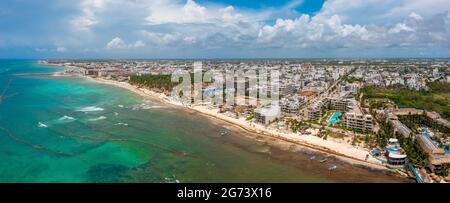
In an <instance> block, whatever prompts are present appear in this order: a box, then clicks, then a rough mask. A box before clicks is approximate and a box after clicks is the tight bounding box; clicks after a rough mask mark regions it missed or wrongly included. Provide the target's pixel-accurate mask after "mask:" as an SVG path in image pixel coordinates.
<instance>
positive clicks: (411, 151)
mask: <svg viewBox="0 0 450 203" xmlns="http://www.w3.org/2000/svg"><path fill="white" fill-rule="evenodd" d="M397 139H398V141H399V142H400V146H401V147H402V148H403V149H404V150H405V152H406V155H407V156H408V161H409V162H410V163H411V164H413V165H414V166H416V167H419V168H422V167H424V166H425V161H426V159H427V155H426V154H425V152H424V151H423V150H422V148H421V147H420V145H419V141H417V140H416V139H411V138H409V137H403V136H402V135H397Z"/></svg>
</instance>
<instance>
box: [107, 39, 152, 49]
mask: <svg viewBox="0 0 450 203" xmlns="http://www.w3.org/2000/svg"><path fill="white" fill-rule="evenodd" d="M145 46H146V45H145V43H144V42H143V41H142V40H138V41H136V42H135V43H133V44H126V43H125V42H124V41H123V40H122V39H120V38H119V37H115V38H114V39H112V40H111V41H110V42H109V43H108V44H106V49H108V50H125V49H137V48H143V47H145Z"/></svg>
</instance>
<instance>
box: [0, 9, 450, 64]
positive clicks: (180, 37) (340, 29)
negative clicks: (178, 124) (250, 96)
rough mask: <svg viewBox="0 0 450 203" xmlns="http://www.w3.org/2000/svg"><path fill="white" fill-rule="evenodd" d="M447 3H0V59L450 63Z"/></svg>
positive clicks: (449, 22)
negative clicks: (402, 60)
mask: <svg viewBox="0 0 450 203" xmlns="http://www.w3.org/2000/svg"><path fill="white" fill-rule="evenodd" d="M449 11H450V3H448V0H327V1H325V0H277V1H274V0H214V1H211V0H210V1H207V0H65V1H60V0H37V1H29V0H2V1H1V2H0V58H149V59H151V58H340V57H345V58H359V57H362V58H366V57H375V58H381V57H383V58H384V57H389V58H391V57H440V58H442V57H450V14H449Z"/></svg>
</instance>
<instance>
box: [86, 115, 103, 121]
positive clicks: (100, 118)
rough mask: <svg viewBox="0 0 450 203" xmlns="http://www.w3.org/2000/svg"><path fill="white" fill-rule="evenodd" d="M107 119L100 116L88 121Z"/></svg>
mask: <svg viewBox="0 0 450 203" xmlns="http://www.w3.org/2000/svg"><path fill="white" fill-rule="evenodd" d="M105 119H107V118H106V116H99V117H97V118H91V119H88V121H100V120H105Z"/></svg>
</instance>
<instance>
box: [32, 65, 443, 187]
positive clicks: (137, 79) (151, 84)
mask: <svg viewBox="0 0 450 203" xmlns="http://www.w3.org/2000/svg"><path fill="white" fill-rule="evenodd" d="M40 63H41V64H45V65H51V66H58V67H64V71H63V72H62V73H59V74H62V75H70V76H84V77H88V78H89V79H93V80H95V81H97V82H102V83H107V84H112V85H116V86H120V87H123V88H127V89H130V90H132V91H134V92H136V93H138V94H141V95H143V96H150V97H154V98H157V99H159V100H161V101H164V102H167V103H170V104H174V105H178V106H183V107H187V108H190V109H192V110H195V111H198V112H200V113H203V114H206V115H209V116H213V117H215V118H218V119H221V120H224V121H227V122H229V123H233V124H235V125H237V126H240V127H242V128H244V129H246V130H248V131H250V132H254V133H259V134H264V135H267V136H272V137H275V138H279V139H281V140H285V141H288V142H291V143H297V144H299V145H302V146H306V147H309V148H312V149H315V150H318V151H320V152H324V153H328V154H333V155H335V156H337V157H341V158H342V159H344V160H347V161H349V162H351V163H355V164H362V165H366V166H369V167H374V168H378V169H386V170H391V171H395V172H396V173H398V174H401V175H403V176H405V177H409V178H412V179H414V180H415V181H417V182H419V183H445V182H450V175H449V172H450V171H449V170H450V137H449V135H450V122H449V119H450V61H448V60H438V59H434V60H413V59H408V60H406V59H405V60H400V59H397V60H337V59H336V60H323V59H321V60H319V59H317V60H307V61H306V60H305V61H303V60H206V61H202V68H203V69H202V70H201V73H204V72H224V71H232V72H233V73H234V74H235V75H233V81H232V82H231V87H230V86H229V85H228V84H229V83H228V82H227V86H226V87H225V88H218V86H214V83H215V82H216V81H217V80H218V79H217V78H214V80H212V81H202V83H201V85H200V87H201V90H200V91H198V92H194V91H193V92H192V93H193V94H192V97H196V96H198V95H197V94H203V95H210V96H215V97H219V96H220V98H222V97H223V98H230V97H231V98H232V99H231V101H226V102H214V101H211V100H207V99H201V100H193V99H192V98H191V97H180V96H179V95H174V94H172V91H173V89H174V88H176V86H177V85H178V82H173V81H172V80H171V75H172V74H173V73H177V72H182V71H184V72H188V73H191V74H193V73H195V67H194V66H195V65H194V64H195V61H193V60H104V61H102V60H44V61H40ZM268 70H277V71H279V73H280V74H279V78H278V80H276V83H277V85H276V86H275V88H276V90H274V89H273V88H274V87H273V86H270V84H266V83H258V84H253V83H252V82H249V81H251V80H252V78H251V77H247V78H246V79H243V80H234V77H235V76H236V77H237V76H239V74H240V73H243V72H258V73H260V72H261V71H268ZM253 79H255V81H256V80H257V79H256V78H253ZM272 79H273V78H272ZM260 80H261V79H259V80H258V81H260ZM238 87H244V88H243V89H245V91H244V94H242V95H239V94H235V92H236V91H237V89H238ZM261 89H264V90H266V91H267V90H269V92H272V95H277V98H276V99H277V100H279V102H278V103H277V105H276V106H274V105H272V103H271V101H272V100H273V99H274V98H273V96H272V97H271V98H270V99H268V98H261V95H260V94H251V93H252V92H259V91H260V90H261ZM189 90H190V89H189ZM183 93H186V92H183ZM274 93H276V94H274ZM238 101H241V102H238ZM250 101H255V102H250ZM267 112H275V113H270V114H267ZM223 135H226V132H224V133H223ZM311 159H315V157H311ZM320 161H321V162H322V161H324V162H325V161H326V158H323V160H320ZM335 168H336V166H334V168H333V167H332V166H331V167H330V170H332V169H335Z"/></svg>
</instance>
